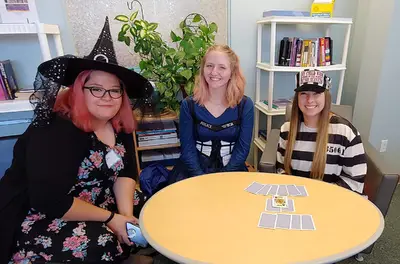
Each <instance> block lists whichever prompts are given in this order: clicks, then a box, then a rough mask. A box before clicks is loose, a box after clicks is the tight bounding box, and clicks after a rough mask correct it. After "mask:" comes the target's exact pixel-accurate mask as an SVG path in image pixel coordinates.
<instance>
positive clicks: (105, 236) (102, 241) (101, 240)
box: [97, 233, 113, 247]
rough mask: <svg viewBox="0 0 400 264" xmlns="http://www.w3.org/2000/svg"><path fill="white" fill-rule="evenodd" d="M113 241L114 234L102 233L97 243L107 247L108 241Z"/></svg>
mask: <svg viewBox="0 0 400 264" xmlns="http://www.w3.org/2000/svg"><path fill="white" fill-rule="evenodd" d="M112 241H113V236H112V235H111V234H109V233H107V234H102V235H100V236H99V238H98V239H97V245H99V246H103V247H105V246H106V243H107V242H112Z"/></svg>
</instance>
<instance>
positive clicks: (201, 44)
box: [193, 38, 204, 49]
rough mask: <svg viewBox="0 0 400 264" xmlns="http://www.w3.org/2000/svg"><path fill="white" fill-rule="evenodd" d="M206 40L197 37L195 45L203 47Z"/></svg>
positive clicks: (199, 47) (197, 47)
mask: <svg viewBox="0 0 400 264" xmlns="http://www.w3.org/2000/svg"><path fill="white" fill-rule="evenodd" d="M203 44H204V41H203V40H202V39H201V38H195V39H194V41H193V45H194V47H195V48H196V49H201V48H202V47H203Z"/></svg>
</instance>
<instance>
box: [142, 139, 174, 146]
mask: <svg viewBox="0 0 400 264" xmlns="http://www.w3.org/2000/svg"><path fill="white" fill-rule="evenodd" d="M177 143H179V139H178V138H177V137H175V138H164V139H156V140H146V141H139V142H138V145H139V147H150V146H158V145H168V144H177Z"/></svg>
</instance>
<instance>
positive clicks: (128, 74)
mask: <svg viewBox="0 0 400 264" xmlns="http://www.w3.org/2000/svg"><path fill="white" fill-rule="evenodd" d="M85 70H100V71H105V72H109V73H112V74H115V75H116V76H117V77H118V78H119V79H120V80H121V81H122V82H123V83H124V85H125V88H126V92H127V94H128V96H129V98H131V99H142V98H147V97H150V96H151V95H152V93H153V86H152V85H151V84H150V82H149V81H148V80H147V79H146V78H144V77H143V76H142V75H140V74H138V73H136V72H134V71H132V70H129V69H127V68H125V67H122V66H119V65H118V62H117V58H116V55H115V50H114V45H113V41H112V38H111V33H110V25H109V22H108V17H106V21H105V23H104V27H103V30H102V31H101V33H100V36H99V38H98V40H97V42H96V44H95V45H94V47H93V50H92V51H91V52H90V54H89V55H87V56H84V57H83V58H79V57H76V56H73V55H65V56H60V57H57V58H54V59H52V60H49V61H46V62H43V63H42V64H40V65H39V67H38V73H37V76H36V80H35V82H34V89H35V92H34V94H33V95H32V96H31V102H32V103H33V104H35V105H36V108H35V114H36V118H35V119H39V120H40V119H42V120H45V119H47V118H48V116H49V115H50V114H51V111H52V109H53V106H54V102H55V98H56V96H57V93H58V91H59V89H60V86H70V85H72V84H73V83H74V81H75V79H76V77H77V76H78V75H79V73H81V72H82V71H85Z"/></svg>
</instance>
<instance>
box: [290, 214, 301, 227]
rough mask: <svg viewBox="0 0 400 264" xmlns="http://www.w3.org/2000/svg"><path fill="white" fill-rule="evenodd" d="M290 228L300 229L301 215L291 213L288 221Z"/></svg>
mask: <svg viewBox="0 0 400 264" xmlns="http://www.w3.org/2000/svg"><path fill="white" fill-rule="evenodd" d="M290 229H293V230H301V215H295V214H294V215H292V220H291V222H290Z"/></svg>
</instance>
